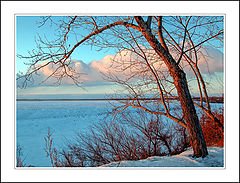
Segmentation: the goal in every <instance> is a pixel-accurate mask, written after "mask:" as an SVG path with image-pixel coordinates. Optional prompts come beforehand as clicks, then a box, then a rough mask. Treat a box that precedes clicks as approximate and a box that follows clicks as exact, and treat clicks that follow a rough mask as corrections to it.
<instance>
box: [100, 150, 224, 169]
mask: <svg viewBox="0 0 240 183" xmlns="http://www.w3.org/2000/svg"><path fill="white" fill-rule="evenodd" d="M208 152H209V155H208V156H207V157H205V158H193V157H192V155H193V151H192V150H191V149H189V150H187V151H185V152H183V153H181V154H179V155H174V156H152V157H149V158H147V159H143V160H138V161H118V162H112V163H109V164H105V165H102V166H101V167H224V161H223V159H224V158H223V157H224V149H223V148H222V147H208Z"/></svg>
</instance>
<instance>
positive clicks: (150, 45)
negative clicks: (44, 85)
mask: <svg viewBox="0 0 240 183" xmlns="http://www.w3.org/2000/svg"><path fill="white" fill-rule="evenodd" d="M47 23H50V24H53V25H54V26H57V27H58V30H59V31H58V37H57V39H56V40H54V41H49V40H48V39H42V38H41V37H39V39H38V45H37V49H36V50H33V51H32V52H29V56H21V55H19V57H20V58H24V59H28V60H31V62H29V64H30V67H29V70H28V72H27V74H25V75H24V76H22V77H24V78H25V81H29V80H31V79H32V78H33V77H32V76H33V74H34V73H37V72H38V71H39V70H41V69H42V68H44V67H47V66H48V65H54V66H55V67H54V68H55V69H54V71H53V72H52V73H51V74H50V75H49V76H48V77H47V78H46V79H45V80H43V82H45V81H46V80H47V79H48V78H50V77H56V78H57V81H58V82H59V83H61V80H62V79H63V78H64V77H70V78H72V79H73V81H74V82H75V83H76V84H80V82H79V81H81V75H79V73H77V72H76V71H75V70H74V69H73V68H72V67H71V54H72V53H73V52H75V51H76V50H77V48H78V47H79V46H81V45H83V44H87V45H92V46H96V47H98V48H99V51H100V50H102V49H109V48H115V49H117V50H118V51H119V52H118V54H117V55H116V59H113V64H112V68H114V73H111V72H109V74H107V78H108V79H109V80H110V81H113V82H117V83H119V84H120V85H122V86H124V87H125V88H126V89H127V90H128V91H129V94H130V95H129V100H127V101H126V102H125V103H123V105H122V106H119V107H118V108H116V111H115V112H116V113H118V112H120V111H123V110H124V109H126V108H127V107H134V108H141V109H143V110H145V111H146V112H148V113H152V114H157V115H163V116H166V117H168V118H169V119H171V120H174V121H176V122H177V123H179V124H181V125H182V126H183V127H185V128H186V129H187V130H188V132H189V136H190V139H191V145H192V148H193V151H194V156H196V157H205V156H206V155H207V154H208V152H207V146H206V143H205V140H204V137H203V133H202V129H201V126H200V123H199V119H198V116H197V113H196V110H195V106H194V105H196V106H198V107H199V108H201V109H202V110H203V111H204V112H206V114H208V115H209V116H210V117H211V118H212V119H214V120H216V121H218V119H217V118H216V117H215V116H214V114H213V113H212V112H211V107H210V102H209V99H208V94H207V88H206V84H205V82H204V79H203V77H202V75H201V72H200V69H199V67H198V61H199V55H200V54H201V50H202V49H204V46H203V45H204V44H212V45H214V46H216V45H218V46H220V47H221V46H222V38H223V17H221V16H206V17H205V16H166V17H165V16H164V17H162V16H148V17H141V16H134V17H128V16H124V17H123V16H121V17H120V16H116V17H114V16H111V17H103V16H68V17H60V18H59V17H43V21H42V24H41V26H44V25H46V24H47ZM70 38H74V39H75V40H76V41H75V44H74V45H70V44H69V39H70ZM123 51H125V53H129V52H130V53H131V57H130V58H129V59H128V60H127V61H125V62H123V60H124V59H119V58H122V53H123ZM119 55H120V57H119ZM187 69H190V70H191V72H193V74H194V76H195V79H196V81H197V86H198V90H199V95H200V103H199V102H194V101H193V99H192V96H191V93H190V90H189V82H190V80H189V78H188V77H187V76H186V73H187V71H186V70H187ZM111 70H113V69H111ZM118 72H121V73H126V74H125V77H124V78H123V77H122V76H120V75H118V74H116V73H118ZM25 84H26V82H25ZM149 93H151V94H153V95H154V98H155V99H156V100H155V101H157V104H158V106H159V107H158V108H155V109H153V105H151V104H152V102H143V100H141V99H142V98H143V97H144V96H147V94H149ZM173 98H175V99H178V100H179V101H180V106H181V108H180V110H181V113H182V114H181V115H180V116H179V114H175V113H174V110H173V109H172V105H171V104H172V103H171V100H170V99H173Z"/></svg>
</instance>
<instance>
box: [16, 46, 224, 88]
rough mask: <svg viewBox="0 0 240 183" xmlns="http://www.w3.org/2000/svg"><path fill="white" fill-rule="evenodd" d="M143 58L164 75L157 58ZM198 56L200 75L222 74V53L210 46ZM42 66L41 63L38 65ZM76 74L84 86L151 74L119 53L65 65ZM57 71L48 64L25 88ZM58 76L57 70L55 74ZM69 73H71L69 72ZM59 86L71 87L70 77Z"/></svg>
mask: <svg viewBox="0 0 240 183" xmlns="http://www.w3.org/2000/svg"><path fill="white" fill-rule="evenodd" d="M145 51H146V55H147V56H148V59H149V62H150V64H151V65H152V66H154V68H155V69H156V70H158V71H161V72H167V67H166V65H165V64H164V62H163V61H159V57H158V56H156V55H154V52H153V51H152V50H148V49H145ZM200 52H201V54H200V56H199V61H198V66H199V68H200V71H201V72H202V73H203V74H207V73H214V72H223V53H222V52H221V51H219V50H218V49H215V48H213V47H205V48H201V49H200ZM42 64H44V63H42ZM182 65H183V66H185V67H184V69H185V71H186V72H187V74H188V75H191V74H190V73H191V72H190V71H189V69H190V68H189V66H187V65H186V64H185V65H184V63H182ZM69 66H70V67H71V68H72V69H73V70H74V71H75V72H76V73H79V74H80V78H79V80H80V81H81V82H83V83H85V84H89V83H93V85H94V83H95V84H96V85H97V84H98V83H103V82H104V81H105V80H104V77H103V76H104V74H105V75H108V74H113V75H116V76H118V77H125V78H127V77H135V78H139V77H141V76H142V75H144V74H145V76H146V75H147V74H149V75H151V73H150V72H142V71H144V70H148V67H147V65H146V64H145V61H144V60H143V59H142V58H141V57H139V56H137V55H136V54H133V53H131V52H129V51H126V50H122V51H121V52H119V53H118V54H117V55H115V56H114V55H106V56H105V57H104V58H103V59H101V60H94V61H92V62H91V63H89V64H85V63H84V62H83V61H81V60H71V64H70V65H69ZM56 68H57V65H53V64H49V65H48V66H46V67H44V68H43V69H41V70H40V71H39V72H38V75H34V76H33V79H34V83H31V84H30V85H29V86H32V87H33V86H38V85H39V83H41V82H42V81H43V80H44V79H46V78H47V77H48V76H49V75H51V74H52V73H53V71H54V70H55V69H56ZM59 72H60V73H61V70H60V71H59ZM69 72H70V73H71V72H72V71H69ZM21 82H23V79H21V80H18V85H19V84H21ZM56 82H57V79H56V78H54V77H51V78H49V79H48V80H47V81H46V82H45V83H44V84H43V85H45V86H53V85H55V83H56ZM61 84H62V85H73V84H74V82H73V80H72V79H71V78H69V77H65V78H63V80H62V82H61Z"/></svg>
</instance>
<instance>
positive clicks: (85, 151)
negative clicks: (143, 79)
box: [44, 110, 189, 167]
mask: <svg viewBox="0 0 240 183" xmlns="http://www.w3.org/2000/svg"><path fill="white" fill-rule="evenodd" d="M137 114H138V118H136V117H134V116H132V115H131V114H130V113H129V114H126V113H122V114H121V116H120V118H118V119H117V120H115V121H107V120H106V121H104V122H101V123H98V124H97V123H96V124H95V125H94V126H93V127H92V129H91V130H90V132H88V133H85V134H84V133H78V134H77V136H76V138H75V141H74V142H73V141H72V142H69V143H68V144H67V148H65V149H63V150H61V151H59V152H58V151H57V150H56V149H55V148H54V147H53V138H52V137H51V135H52V134H51V133H50V131H48V135H47V137H46V138H44V139H45V142H46V149H45V151H46V152H47V156H49V157H50V159H51V164H52V166H56V167H59V166H64V167H68V166H70V167H89V166H90V167H95V166H100V165H103V164H107V163H110V162H113V161H122V160H140V159H145V158H147V157H150V156H165V155H174V154H179V153H181V152H183V151H184V150H186V148H187V147H189V138H188V134H187V131H186V129H185V128H184V127H182V126H180V125H178V124H175V123H174V124H172V123H168V121H164V120H163V119H162V118H160V116H159V115H151V116H149V117H147V116H146V115H144V114H143V112H142V111H140V110H138V113H137ZM133 117H134V118H133ZM120 119H121V120H120Z"/></svg>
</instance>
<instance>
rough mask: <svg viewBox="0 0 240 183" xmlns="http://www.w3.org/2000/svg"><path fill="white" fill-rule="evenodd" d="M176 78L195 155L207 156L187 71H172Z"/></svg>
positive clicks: (175, 83)
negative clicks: (187, 78)
mask: <svg viewBox="0 0 240 183" xmlns="http://www.w3.org/2000/svg"><path fill="white" fill-rule="evenodd" d="M170 72H171V73H172V74H171V75H172V77H173V79H174V85H175V87H176V89H177V93H178V96H179V100H180V102H181V107H182V110H183V114H184V120H185V122H186V124H187V130H188V132H189V135H190V140H191V145H192V148H193V152H194V156H195V157H205V156H207V155H208V152H207V146H206V142H205V139H204V137H203V133H202V128H201V126H200V122H199V119H198V116H197V113H196V110H195V107H194V104H193V101H192V97H191V95H190V92H189V89H188V85H187V80H186V76H185V73H184V72H183V71H182V70H180V69H179V70H178V71H173V72H172V71H170Z"/></svg>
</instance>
